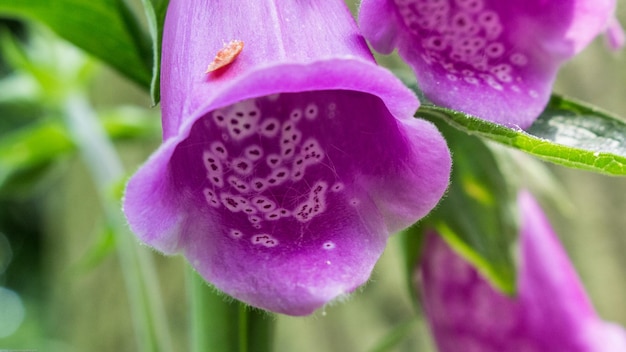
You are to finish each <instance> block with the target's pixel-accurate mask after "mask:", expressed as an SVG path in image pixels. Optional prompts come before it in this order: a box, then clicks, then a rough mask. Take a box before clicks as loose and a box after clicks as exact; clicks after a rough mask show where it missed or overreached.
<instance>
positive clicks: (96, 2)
mask: <svg viewBox="0 0 626 352" xmlns="http://www.w3.org/2000/svg"><path fill="white" fill-rule="evenodd" d="M0 14H3V15H12V16H18V17H24V18H28V19H32V20H35V21H39V22H41V23H44V24H45V25H46V26H48V27H49V28H50V29H52V30H53V31H54V32H56V33H57V34H58V35H59V36H61V37H63V38H64V39H66V40H68V41H69V42H71V43H73V44H74V45H76V46H78V47H80V48H82V49H83V50H85V51H86V52H88V53H90V54H92V55H94V56H95V57H97V58H99V59H101V60H102V61H104V62H106V63H107V64H109V65H111V66H112V67H114V68H115V69H117V70H118V71H119V72H120V73H122V74H124V75H125V76H126V77H128V78H130V79H131V80H133V81H135V82H136V83H138V84H139V85H141V86H143V87H146V88H148V87H150V82H151V76H152V72H151V69H152V54H151V52H150V41H149V39H148V38H147V36H146V35H145V33H144V32H143V31H142V30H141V27H140V26H139V23H138V21H137V19H136V17H135V16H134V14H133V13H132V12H131V10H130V9H129V8H128V6H127V4H126V2H125V1H124V0H89V1H84V0H17V1H16V0H0Z"/></svg>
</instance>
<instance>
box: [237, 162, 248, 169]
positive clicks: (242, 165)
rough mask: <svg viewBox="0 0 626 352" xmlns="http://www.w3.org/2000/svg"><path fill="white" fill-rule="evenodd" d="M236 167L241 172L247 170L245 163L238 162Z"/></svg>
mask: <svg viewBox="0 0 626 352" xmlns="http://www.w3.org/2000/svg"><path fill="white" fill-rule="evenodd" d="M237 167H238V168H240V169H241V170H244V171H245V170H248V164H247V163H245V162H243V161H242V162H240V163H239V164H237Z"/></svg>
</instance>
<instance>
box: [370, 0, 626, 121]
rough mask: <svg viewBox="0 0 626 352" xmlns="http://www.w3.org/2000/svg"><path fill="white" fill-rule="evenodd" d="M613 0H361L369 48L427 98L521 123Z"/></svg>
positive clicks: (530, 117) (608, 15)
mask: <svg viewBox="0 0 626 352" xmlns="http://www.w3.org/2000/svg"><path fill="white" fill-rule="evenodd" d="M614 6H615V0H561V1H549V0H510V1H501V0H363V2H362V5H361V9H360V14H359V22H360V25H361V29H362V31H363V35H364V36H365V38H366V39H367V40H369V41H370V42H371V44H372V46H373V47H374V48H375V49H376V50H378V51H380V52H382V53H386V54H388V53H390V52H391V51H392V50H393V49H394V48H398V51H399V53H400V56H402V57H403V58H404V59H405V60H406V61H407V63H408V64H409V65H410V66H411V67H412V69H413V70H414V71H415V75H416V76H417V80H418V84H419V85H420V88H421V89H422V90H423V91H424V93H425V95H426V97H428V98H429V99H430V100H432V101H433V102H435V103H437V104H440V105H443V106H446V107H449V108H453V109H457V110H461V111H464V112H466V113H469V114H473V115H476V116H478V117H480V118H484V119H486V120H489V121H492V122H496V123H499V124H503V125H507V126H511V127H521V128H526V127H528V126H530V125H531V124H532V122H533V121H534V120H535V119H536V118H537V116H539V114H540V113H541V111H542V110H543V108H544V107H545V106H546V104H547V101H548V99H549V97H550V91H551V88H552V83H553V82H554V79H555V76H556V72H557V70H558V68H559V66H560V65H561V64H562V63H563V62H564V61H566V60H568V59H569V58H571V57H572V56H574V55H575V54H577V53H578V52H580V51H581V50H582V49H583V48H584V47H585V46H586V45H587V44H588V43H589V42H590V41H591V39H592V38H593V37H594V36H596V35H597V34H599V33H601V32H602V31H603V30H604V29H605V28H606V27H607V25H609V21H610V20H612V15H613V12H614Z"/></svg>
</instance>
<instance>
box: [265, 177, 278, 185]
mask: <svg viewBox="0 0 626 352" xmlns="http://www.w3.org/2000/svg"><path fill="white" fill-rule="evenodd" d="M267 182H268V183H270V184H274V183H276V179H275V178H270V179H268V180H267Z"/></svg>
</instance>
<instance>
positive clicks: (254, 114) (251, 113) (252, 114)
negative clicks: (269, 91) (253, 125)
mask: <svg viewBox="0 0 626 352" xmlns="http://www.w3.org/2000/svg"><path fill="white" fill-rule="evenodd" d="M248 115H250V116H256V111H250V112H249V113H248Z"/></svg>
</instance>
